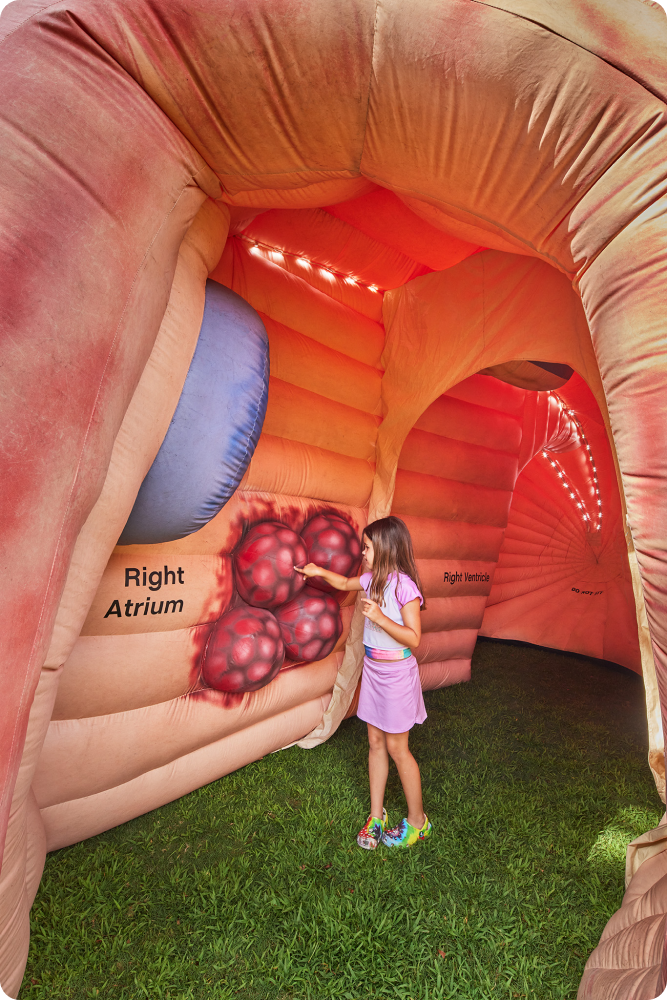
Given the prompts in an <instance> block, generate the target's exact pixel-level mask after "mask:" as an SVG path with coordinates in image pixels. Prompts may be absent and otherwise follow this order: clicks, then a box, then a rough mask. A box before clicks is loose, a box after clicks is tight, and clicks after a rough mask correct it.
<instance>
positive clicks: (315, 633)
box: [276, 587, 343, 661]
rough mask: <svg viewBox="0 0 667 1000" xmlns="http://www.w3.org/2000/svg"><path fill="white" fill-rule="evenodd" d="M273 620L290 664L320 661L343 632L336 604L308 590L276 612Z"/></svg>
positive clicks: (331, 598) (328, 597)
mask: <svg viewBox="0 0 667 1000" xmlns="http://www.w3.org/2000/svg"><path fill="white" fill-rule="evenodd" d="M276 619H277V621H278V625H279V626H280V632H281V635H282V637H283V641H284V643H285V653H286V654H287V656H289V658H290V660H306V661H312V660H323V659H324V657H325V656H328V655H329V653H330V652H331V651H332V649H333V648H334V646H335V645H336V643H337V642H338V639H339V638H340V634H341V632H342V631H343V623H342V622H341V618H340V611H339V608H338V602H337V601H335V600H334V598H333V597H330V596H329V594H323V593H322V592H321V591H317V590H313V589H312V588H311V587H306V588H305V589H304V590H302V591H301V593H300V594H299V596H298V597H295V598H294V600H292V601H288V603H287V604H283V606H282V607H281V608H278V610H277V611H276Z"/></svg>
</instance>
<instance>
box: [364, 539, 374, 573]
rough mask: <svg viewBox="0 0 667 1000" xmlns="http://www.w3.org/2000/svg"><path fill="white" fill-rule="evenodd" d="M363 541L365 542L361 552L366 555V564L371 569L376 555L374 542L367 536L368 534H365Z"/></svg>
mask: <svg viewBox="0 0 667 1000" xmlns="http://www.w3.org/2000/svg"><path fill="white" fill-rule="evenodd" d="M361 541H362V543H363V544H362V547H361V553H362V555H363V557H364V560H365V562H366V565H367V566H368V568H369V569H373V555H374V553H373V543H372V541H371V540H370V538H366V535H364V536H363V538H362V539H361Z"/></svg>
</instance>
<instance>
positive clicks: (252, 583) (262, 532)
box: [234, 521, 306, 608]
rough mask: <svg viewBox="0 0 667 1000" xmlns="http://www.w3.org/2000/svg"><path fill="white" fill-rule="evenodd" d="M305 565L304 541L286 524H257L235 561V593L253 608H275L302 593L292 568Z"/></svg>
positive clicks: (245, 539)
mask: <svg viewBox="0 0 667 1000" xmlns="http://www.w3.org/2000/svg"><path fill="white" fill-rule="evenodd" d="M305 563H306V546H305V545H304V543H303V539H302V538H300V537H299V535H297V534H296V532H294V531H292V529H291V528H288V527H287V525H286V524H281V523H280V522H279V521H265V522H264V523H263V524H256V525H255V526H254V528H251V529H250V531H249V532H248V534H247V535H246V537H245V538H244V540H243V542H242V543H241V546H240V548H239V550H238V552H237V553H236V558H235V559H234V570H235V576H236V586H237V588H238V592H239V594H240V595H241V597H242V598H243V600H244V601H246V602H247V603H248V604H252V605H253V606H254V607H256V608H277V607H278V605H279V604H284V603H285V601H291V600H292V598H293V597H296V595H297V594H298V593H299V591H300V590H303V586H304V582H305V581H304V578H303V577H302V576H301V574H300V573H297V572H296V570H295V569H294V567H295V566H303V565H305Z"/></svg>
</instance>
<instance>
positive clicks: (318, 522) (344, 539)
mask: <svg viewBox="0 0 667 1000" xmlns="http://www.w3.org/2000/svg"><path fill="white" fill-rule="evenodd" d="M301 537H302V538H303V540H304V542H305V544H306V548H307V549H308V561H309V562H314V563H317V565H318V566H323V567H324V569H330V570H331V572H332V573H340V575H341V576H352V575H353V573H355V572H356V571H357V569H358V568H359V563H360V561H361V545H360V544H359V539H358V538H357V535H356V532H355V530H354V528H353V527H352V525H351V524H349V523H348V522H347V521H346V520H345V519H344V518H343V517H341V516H340V514H330V513H328V512H323V513H322V514H316V515H315V517H313V518H311V519H310V521H309V522H308V524H307V525H306V526H305V528H304V529H303V531H302V532H301ZM308 586H309V587H314V588H315V589H316V590H323V591H324V592H325V593H327V594H334V593H336V591H335V590H334V588H333V587H331V586H329V584H328V583H326V582H325V581H324V580H323V579H322V577H317V576H314V577H311V579H310V580H309V581H308Z"/></svg>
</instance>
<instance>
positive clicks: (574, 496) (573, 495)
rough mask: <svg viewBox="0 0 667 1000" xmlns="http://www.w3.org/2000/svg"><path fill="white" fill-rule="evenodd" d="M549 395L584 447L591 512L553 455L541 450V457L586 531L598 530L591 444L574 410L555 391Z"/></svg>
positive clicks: (598, 507)
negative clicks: (569, 422)
mask: <svg viewBox="0 0 667 1000" xmlns="http://www.w3.org/2000/svg"><path fill="white" fill-rule="evenodd" d="M550 395H551V396H553V398H554V399H555V400H556V402H557V403H558V406H559V408H560V409H561V411H562V412H563V413H566V414H567V415H568V417H570V418H571V420H572V422H573V423H574V425H575V427H576V428H577V434H578V436H579V441H580V443H581V445H582V447H583V448H584V449H585V454H586V459H587V461H588V464H589V467H590V473H591V479H592V481H593V489H594V495H593V496H594V500H593V502H594V508H593V511H592V512H589V510H588V509H587V507H586V502H585V500H584V498H583V496H582V495H581V493H580V492H579V490H578V489H577V488H576V487H575V486H574V484H573V483H571V482H570V481H569V480H568V478H567V473H566V472H565V469H564V468H563V467H562V465H561V464H560V462H559V461H558V460H557V459H556V458H555V456H554V455H552V454H550V453H549V452H548V451H543V452H542V457H543V458H546V459H547V460H548V462H549V464H550V465H551V467H552V468H553V469H555V470H556V475H557V476H558V478H559V479H560V481H561V485H562V486H563V488H564V489H565V490H567V492H568V493H569V496H570V499H571V500H573V501H574V504H575V507H576V509H577V513H578V516H579V517H581V519H582V521H583V522H584V525H585V527H586V529H587V531H600V529H601V528H602V524H601V521H602V495H601V493H600V483H599V481H598V472H597V467H596V465H595V460H594V459H593V453H592V451H591V446H590V442H589V440H588V438H587V437H586V432H585V431H584V428H583V427H582V424H581V421H580V420H579V418H578V417H577V415H576V413H575V411H574V410H572V409H570V408H569V407H568V406H567V404H566V403H565V402H564V401H563V400H562V399H561V397H560V396H559V395H558V393H556V392H552V393H550Z"/></svg>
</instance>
